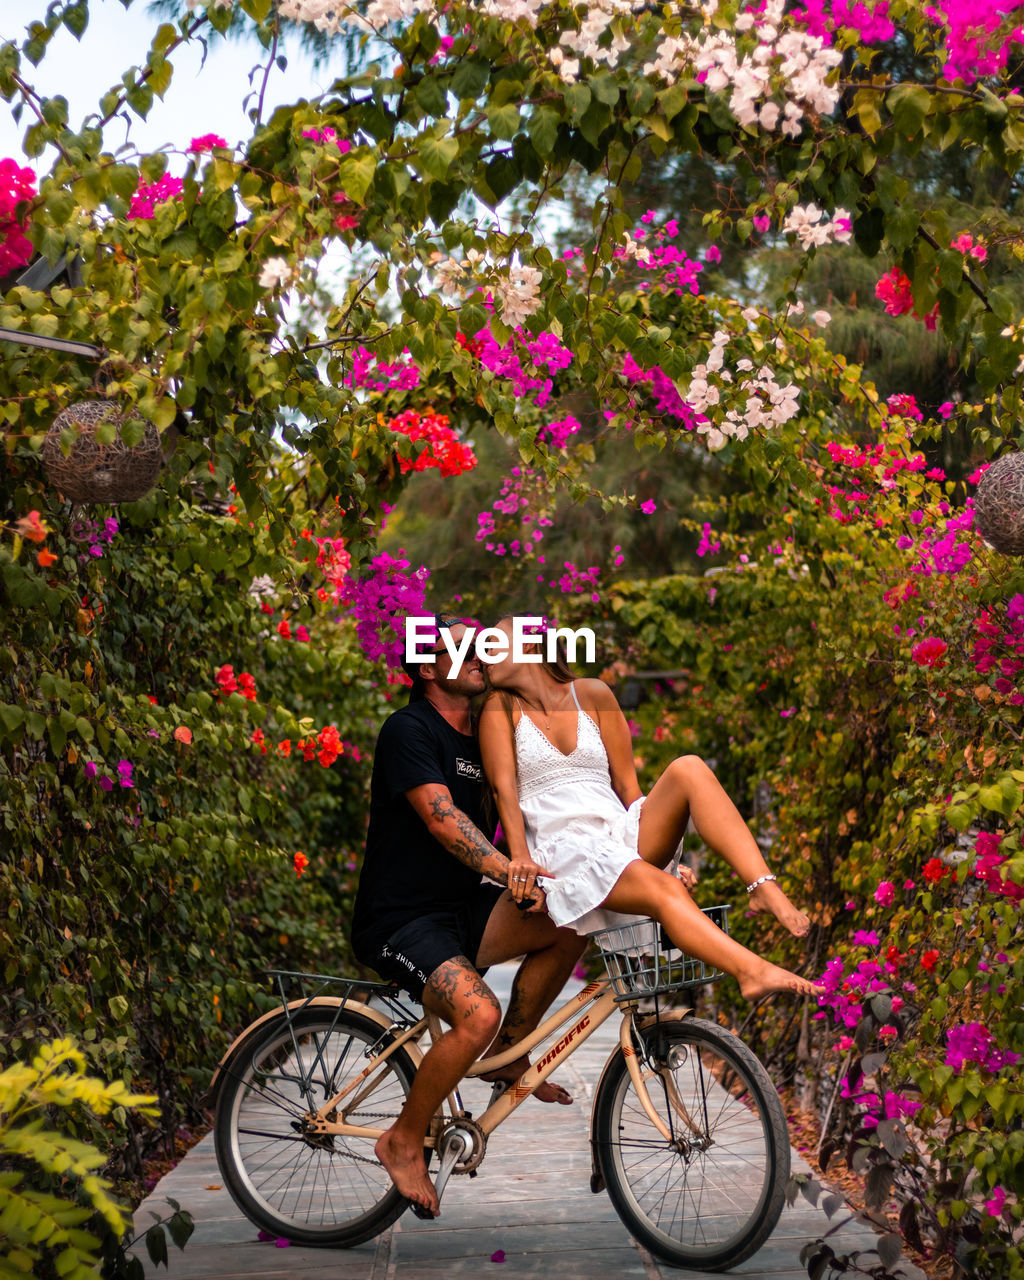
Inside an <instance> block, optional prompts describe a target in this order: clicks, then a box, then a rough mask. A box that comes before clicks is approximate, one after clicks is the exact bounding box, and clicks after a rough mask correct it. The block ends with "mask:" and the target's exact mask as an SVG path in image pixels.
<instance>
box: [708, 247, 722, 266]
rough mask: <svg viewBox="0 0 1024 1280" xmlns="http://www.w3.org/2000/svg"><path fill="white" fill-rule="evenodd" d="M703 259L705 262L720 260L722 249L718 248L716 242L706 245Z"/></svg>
mask: <svg viewBox="0 0 1024 1280" xmlns="http://www.w3.org/2000/svg"><path fill="white" fill-rule="evenodd" d="M704 261H705V262H721V261H722V251H721V249H719V247H718V245H717V244H712V245H709V246H708V251H707V253H706V254H705V255H704Z"/></svg>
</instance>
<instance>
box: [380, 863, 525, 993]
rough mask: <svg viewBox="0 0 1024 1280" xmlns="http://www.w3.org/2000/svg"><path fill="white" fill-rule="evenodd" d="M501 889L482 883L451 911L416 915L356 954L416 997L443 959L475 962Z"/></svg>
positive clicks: (501, 892) (383, 976) (382, 975)
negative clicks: (377, 944)
mask: <svg viewBox="0 0 1024 1280" xmlns="http://www.w3.org/2000/svg"><path fill="white" fill-rule="evenodd" d="M504 892H505V890H504V889H502V888H499V886H498V885H493V884H482V885H481V886H480V888H479V890H478V892H477V893H476V895H475V896H474V898H473V899H472V901H471V902H468V903H465V904H464V905H463V906H461V907H459V908H457V909H456V910H454V911H439V912H433V913H431V914H430V915H425V916H418V917H417V918H416V919H415V920H410V921H409V923H408V924H404V925H402V927H401V928H400V929H397V930H396V931H395V932H394V933H393V934H392V935H391V937H390V938H388V940H387V942H386V943H384V945H383V946H381V947H380V948H379V949H378V950H377V951H376V952H375V953H368V954H366V955H364V956H360V957H359V958H360V959H361V960H363V961H364V962H365V963H366V964H368V965H370V966H371V967H372V968H374V969H376V970H377V972H378V973H379V974H380V976H381V977H382V978H384V979H385V981H387V982H397V983H398V985H399V986H400V987H403V988H404V989H405V990H406V991H408V993H409V994H410V995H411V996H412V998H413V999H414V1000H419V999H421V998H422V996H423V988H424V987H425V986H426V985H427V980H428V979H429V978H430V975H431V974H432V973H433V972H434V970H435V969H437V968H438V967H439V966H440V965H442V964H444V963H445V961H446V960H452V959H454V958H455V956H465V957H466V958H467V959H468V960H469V961H470V962H471V963H472V964H474V965H475V964H476V957H477V953H478V952H479V950H480V943H481V942H482V941H483V936H484V930H485V929H486V928H487V921H488V920H489V919H490V917H491V912H492V911H493V910H494V907H495V904H496V903H497V901H498V899H499V898H500V897H501V895H502V894H503V893H504ZM480 972H481V973H483V972H484V971H483V970H480Z"/></svg>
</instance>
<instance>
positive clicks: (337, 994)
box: [264, 969, 423, 1026]
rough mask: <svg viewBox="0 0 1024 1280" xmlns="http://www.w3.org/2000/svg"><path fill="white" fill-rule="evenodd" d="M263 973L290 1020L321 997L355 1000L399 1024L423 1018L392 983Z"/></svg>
mask: <svg viewBox="0 0 1024 1280" xmlns="http://www.w3.org/2000/svg"><path fill="white" fill-rule="evenodd" d="M264 972H265V973H266V975H267V977H268V978H270V979H272V980H273V984H274V988H275V990H276V992H277V995H278V998H279V999H280V1001H281V1004H282V1006H283V1008H284V1011H285V1014H286V1016H287V1017H288V1018H289V1019H290V1018H292V1017H294V1016H295V1014H297V1013H301V1012H302V1011H303V1010H304V1009H307V1008H309V1006H310V1005H312V1004H313V1003H314V1001H316V1000H318V999H320V998H322V997H324V996H329V997H333V998H335V999H339V1000H357V1001H359V1002H360V1003H361V1004H368V1005H371V1006H375V1007H377V1008H380V1009H382V1010H383V1011H384V1012H385V1013H387V1014H388V1015H389V1016H390V1017H391V1019H392V1021H393V1022H395V1023H398V1024H403V1025H410V1026H411V1025H412V1024H413V1023H416V1022H419V1020H420V1018H421V1017H422V1016H423V1015H422V1013H421V1012H420V1011H419V1010H418V1009H417V1008H416V1007H415V1006H414V1005H413V1004H412V1003H411V1001H410V999H409V997H408V996H406V995H405V994H404V993H403V991H402V989H401V988H400V987H397V986H395V985H394V983H391V982H370V981H368V980H366V979H364V978H339V977H336V976H334V975H333V974H327V973H304V972H302V971H301V970H294V969H266V970H264ZM294 1001H301V1004H293V1002H294Z"/></svg>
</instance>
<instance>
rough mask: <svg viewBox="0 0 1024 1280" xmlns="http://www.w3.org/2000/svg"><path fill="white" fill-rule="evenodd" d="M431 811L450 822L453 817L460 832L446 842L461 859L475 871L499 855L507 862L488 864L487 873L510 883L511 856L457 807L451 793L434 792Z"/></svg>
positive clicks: (443, 820) (441, 820) (500, 881)
mask: <svg viewBox="0 0 1024 1280" xmlns="http://www.w3.org/2000/svg"><path fill="white" fill-rule="evenodd" d="M430 812H431V815H432V816H433V818H434V819H435V821H438V822H444V823H446V824H447V822H448V821H449V820H450V821H452V822H454V824H455V830H456V831H457V832H458V836H457V837H456V838H455V839H454V840H452V841H450V842H448V841H446V844H447V846H448V849H449V850H450V852H451V853H453V854H454V855H455V856H456V858H458V859H459V861H460V862H462V863H465V865H466V866H467V867H470V868H471V869H472V870H473V871H480V872H483V871H484V870H485V867H484V863H485V861H491V862H492V863H493V861H494V859H495V858H498V859H499V860H500V861H501V862H502V863H503V864H504V865H502V866H500V867H495V866H490V867H487V868H486V874H487V875H488V876H490V877H491V879H493V880H496V881H497V882H498V883H499V884H503V885H507V884H508V871H507V869H506V868H507V865H508V859H507V858H503V857H502V855H501V854H500V853H498V851H497V850H496V849H495V847H494V845H492V844H491V842H490V841H489V840H488V839H487V837H486V836H485V835H484V833H483V832H482V831H481V830H480V828H479V827H478V826H477V825H476V823H474V822H472V821H471V820H470V818H469V817H468V816H467V815H466V814H465V813H463V812H462V810H461V809H459V808H457V807H456V805H455V804H454V803H453V802H452V800H451V797H450V796H443V795H436V796H433V797H432V798H431V801H430Z"/></svg>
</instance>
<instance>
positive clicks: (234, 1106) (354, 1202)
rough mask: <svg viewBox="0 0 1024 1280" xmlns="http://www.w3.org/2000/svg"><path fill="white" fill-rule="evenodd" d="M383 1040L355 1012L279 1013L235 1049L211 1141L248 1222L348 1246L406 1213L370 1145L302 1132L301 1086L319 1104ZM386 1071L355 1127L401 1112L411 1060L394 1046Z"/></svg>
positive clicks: (298, 1240) (294, 1237) (356, 1115)
mask: <svg viewBox="0 0 1024 1280" xmlns="http://www.w3.org/2000/svg"><path fill="white" fill-rule="evenodd" d="M380 1038H381V1027H380V1025H379V1023H377V1022H374V1021H373V1019H371V1018H367V1017H365V1016H364V1015H361V1014H359V1013H357V1012H355V1011H350V1010H343V1011H342V1012H341V1013H340V1014H339V1015H338V1016H337V1017H335V1013H334V1010H333V1009H322V1008H310V1009H305V1010H302V1011H300V1012H299V1013H297V1014H293V1015H292V1016H291V1019H290V1020H289V1019H288V1018H286V1017H285V1015H284V1014H283V1013H282V1014H281V1016H280V1017H278V1018H274V1019H272V1020H271V1021H269V1022H267V1023H264V1024H262V1025H261V1026H259V1027H257V1028H254V1029H253V1032H252V1034H251V1036H247V1037H246V1038H245V1039H244V1040H243V1041H242V1042H241V1043H240V1044H239V1045H238V1046H237V1048H236V1049H235V1052H234V1053H233V1054H232V1055H231V1058H230V1059H229V1060H228V1062H227V1063H226V1064H225V1066H224V1073H225V1079H224V1082H223V1084H222V1086H221V1088H220V1090H219V1092H218V1097H217V1109H216V1116H215V1119H214V1142H215V1146H216V1151H217V1161H218V1164H219V1166H220V1170H221V1175H222V1177H223V1180H224V1185H225V1186H226V1187H227V1189H228V1191H229V1192H230V1193H231V1197H232V1199H233V1200H234V1202H235V1204H236V1205H238V1207H239V1209H241V1211H242V1212H243V1213H244V1214H245V1216H246V1217H247V1218H248V1219H249V1221H250V1222H253V1223H255V1225H256V1226H258V1227H262V1228H263V1229H264V1230H265V1231H269V1232H270V1233H271V1234H272V1235H274V1236H277V1237H284V1238H285V1239H288V1240H290V1241H292V1242H293V1243H294V1244H305V1245H319V1246H324V1247H331V1248H351V1247H352V1246H353V1245H357V1244H362V1243H363V1241H365V1240H369V1239H371V1238H372V1237H373V1236H375V1235H379V1234H380V1232H382V1231H384V1230H385V1229H386V1228H387V1227H389V1226H390V1225H391V1224H392V1223H393V1222H394V1221H395V1220H396V1219H397V1218H398V1217H400V1216H401V1214H402V1213H403V1212H404V1211H405V1210H406V1209H407V1208H408V1207H409V1201H408V1200H407V1199H406V1198H405V1196H403V1195H402V1194H401V1193H400V1192H399V1191H398V1189H397V1188H396V1187H395V1185H394V1183H393V1182H392V1181H391V1179H390V1177H389V1176H388V1174H387V1172H386V1171H385V1170H384V1168H383V1167H382V1166H381V1165H380V1164H378V1163H377V1161H376V1159H375V1157H374V1153H373V1145H372V1143H371V1142H370V1140H369V1139H366V1138H347V1137H343V1136H341V1135H337V1134H335V1135H330V1136H329V1137H327V1138H320V1139H316V1137H315V1136H312V1137H309V1138H307V1137H304V1136H303V1134H302V1132H301V1126H302V1118H303V1116H305V1114H306V1112H307V1110H308V1109H309V1103H308V1102H307V1101H305V1100H304V1094H303V1089H302V1086H301V1084H300V1080H301V1079H302V1078H303V1077H305V1079H306V1080H307V1081H308V1082H309V1085H310V1086H311V1088H312V1091H313V1105H314V1106H321V1105H322V1104H323V1102H324V1101H325V1100H326V1099H327V1098H329V1097H332V1096H333V1095H334V1094H335V1093H337V1092H339V1090H340V1089H341V1088H342V1087H343V1085H344V1083H345V1082H346V1080H347V1079H349V1078H351V1076H353V1075H356V1074H358V1073H359V1072H360V1071H362V1070H363V1068H364V1067H365V1066H366V1059H365V1057H364V1056H363V1051H364V1050H365V1049H366V1048H368V1047H369V1046H370V1045H372V1044H375V1043H376V1042H377V1041H378V1040H379V1039H380ZM296 1045H298V1050H299V1058H298V1059H297V1058H296ZM296 1067H299V1068H300V1070H299V1071H296ZM381 1071H382V1075H381V1076H380V1079H379V1082H378V1083H377V1085H376V1087H374V1089H373V1091H372V1093H370V1094H369V1095H368V1096H367V1097H366V1098H364V1099H362V1100H361V1101H360V1102H359V1104H358V1106H357V1108H356V1110H354V1111H353V1112H351V1113H350V1115H349V1119H350V1120H351V1122H352V1123H353V1124H364V1125H367V1126H372V1127H375V1128H387V1127H388V1125H389V1124H390V1123H391V1122H392V1121H393V1120H394V1119H395V1118H396V1117H397V1115H398V1112H399V1111H400V1110H401V1106H402V1104H403V1103H404V1102H405V1099H406V1097H407V1095H408V1093H409V1089H410V1087H411V1085H412V1081H413V1077H414V1076H415V1074H416V1066H415V1064H414V1062H413V1060H412V1058H411V1057H410V1055H409V1054H408V1053H407V1052H406V1051H405V1049H398V1050H396V1051H395V1052H394V1053H393V1054H392V1055H391V1057H390V1058H388V1060H387V1062H386V1063H385V1064H384V1066H383V1067H382V1068H381ZM363 1087H364V1086H359V1087H358V1088H357V1091H356V1092H357V1094H358V1092H359V1089H361V1088H363ZM429 1154H430V1153H429V1151H427V1150H425V1151H424V1156H425V1157H426V1158H429Z"/></svg>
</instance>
